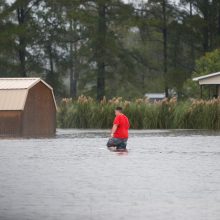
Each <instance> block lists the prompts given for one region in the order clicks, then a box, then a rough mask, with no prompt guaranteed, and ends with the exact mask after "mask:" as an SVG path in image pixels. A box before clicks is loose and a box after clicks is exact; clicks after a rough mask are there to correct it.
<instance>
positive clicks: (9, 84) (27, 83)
mask: <svg viewBox="0 0 220 220" xmlns="http://www.w3.org/2000/svg"><path fill="white" fill-rule="evenodd" d="M40 81H41V82H43V83H44V84H45V85H46V86H47V87H49V88H50V89H52V87H51V86H49V85H48V84H47V83H46V82H44V81H43V80H42V79H40V78H0V89H29V88H31V87H33V86H34V85H35V84H37V83H38V82H40Z"/></svg>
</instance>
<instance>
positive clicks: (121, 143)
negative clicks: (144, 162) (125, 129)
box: [107, 138, 128, 150]
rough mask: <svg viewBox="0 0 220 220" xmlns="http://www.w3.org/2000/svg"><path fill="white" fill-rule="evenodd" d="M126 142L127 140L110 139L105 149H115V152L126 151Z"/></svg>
mask: <svg viewBox="0 0 220 220" xmlns="http://www.w3.org/2000/svg"><path fill="white" fill-rule="evenodd" d="M127 141H128V139H127V138H110V139H109V140H108V143H107V147H116V149H117V150H120V149H126V146H127Z"/></svg>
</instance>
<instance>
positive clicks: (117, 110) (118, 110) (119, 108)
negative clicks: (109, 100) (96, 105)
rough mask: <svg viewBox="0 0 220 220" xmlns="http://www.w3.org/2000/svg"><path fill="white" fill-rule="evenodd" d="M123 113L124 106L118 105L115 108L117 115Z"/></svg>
mask: <svg viewBox="0 0 220 220" xmlns="http://www.w3.org/2000/svg"><path fill="white" fill-rule="evenodd" d="M121 113H122V107H119V106H118V107H116V108H115V115H116V116H117V115H119V114H121Z"/></svg>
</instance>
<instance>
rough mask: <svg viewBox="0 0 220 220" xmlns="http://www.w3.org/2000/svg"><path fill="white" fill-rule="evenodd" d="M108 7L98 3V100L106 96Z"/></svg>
mask: <svg viewBox="0 0 220 220" xmlns="http://www.w3.org/2000/svg"><path fill="white" fill-rule="evenodd" d="M106 34H107V26H106V5H105V3H103V2H102V1H100V2H99V3H98V37H97V42H96V46H97V47H96V53H97V54H96V60H97V100H102V99H103V97H104V96H105V74H106V72H105V55H106V54H105V50H106V48H105V46H106Z"/></svg>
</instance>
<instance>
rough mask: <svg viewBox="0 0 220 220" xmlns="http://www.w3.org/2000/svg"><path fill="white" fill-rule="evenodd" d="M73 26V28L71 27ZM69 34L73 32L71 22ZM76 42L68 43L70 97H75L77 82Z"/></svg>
mask: <svg viewBox="0 0 220 220" xmlns="http://www.w3.org/2000/svg"><path fill="white" fill-rule="evenodd" d="M73 26H74V27H73ZM70 28H71V30H70V31H71V33H72V35H73V32H74V31H75V29H76V28H75V25H74V24H73V21H72V20H71V21H70ZM76 66H77V42H75V43H72V42H70V97H71V98H76V97H77V82H78V74H77V67H76Z"/></svg>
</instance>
